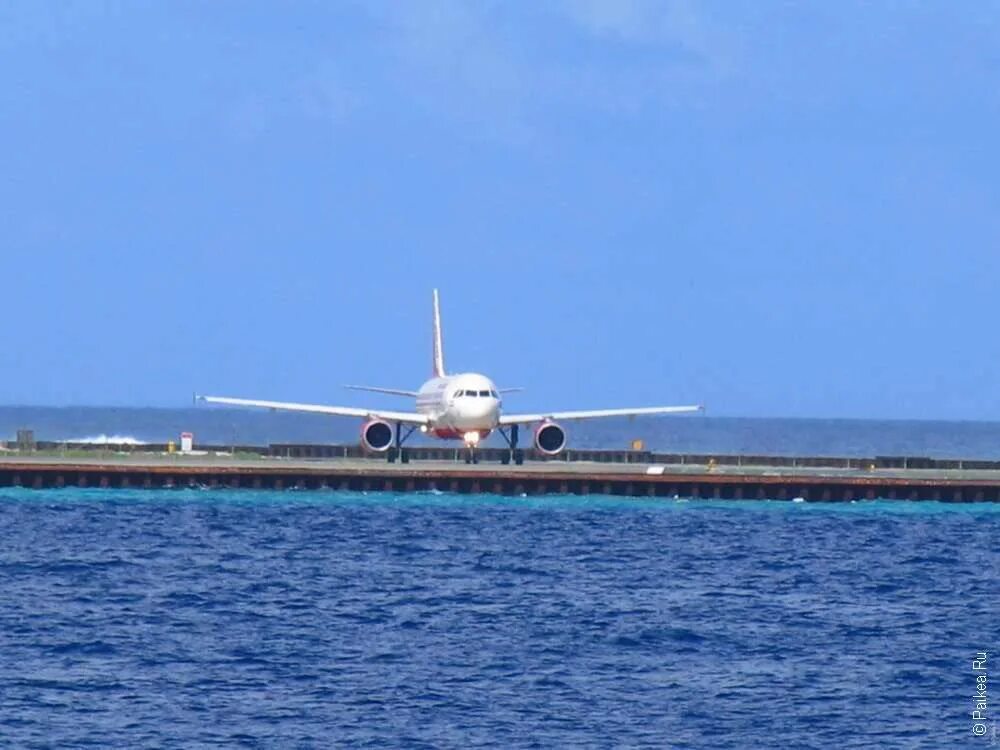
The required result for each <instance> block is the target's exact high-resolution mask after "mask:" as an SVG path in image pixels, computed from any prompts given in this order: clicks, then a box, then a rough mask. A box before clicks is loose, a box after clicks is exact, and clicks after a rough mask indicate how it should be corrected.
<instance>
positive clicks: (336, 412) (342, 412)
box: [195, 396, 429, 425]
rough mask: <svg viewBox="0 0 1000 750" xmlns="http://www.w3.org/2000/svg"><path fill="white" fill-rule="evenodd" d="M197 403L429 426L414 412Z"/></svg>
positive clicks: (217, 399) (214, 400)
mask: <svg viewBox="0 0 1000 750" xmlns="http://www.w3.org/2000/svg"><path fill="white" fill-rule="evenodd" d="M195 400H196V401H203V402H205V403H206V404H223V405H225V406H251V407H257V408H260V409H271V410H274V411H300V412H309V413H312V414H329V415H330V416H334V417H359V418H361V419H384V420H386V421H387V422H403V423H404V424H416V425H421V424H427V423H428V421H429V420H428V417H427V415H426V414H417V413H416V412H412V411H387V410H385V409H359V408H357V407H354V406H322V405H319V404H293V403H288V402H286V401H254V400H252V399H247V398H228V397H225V396H195Z"/></svg>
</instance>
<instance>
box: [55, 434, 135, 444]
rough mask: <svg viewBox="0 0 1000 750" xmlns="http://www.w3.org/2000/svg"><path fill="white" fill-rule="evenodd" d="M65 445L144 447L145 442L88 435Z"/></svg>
mask: <svg viewBox="0 0 1000 750" xmlns="http://www.w3.org/2000/svg"><path fill="white" fill-rule="evenodd" d="M65 442H67V443H86V444H87V445H146V441H145V440H139V439H138V438H134V437H132V436H131V435H104V434H101V435H89V436H87V437H82V438H71V439H70V440H67V441H65Z"/></svg>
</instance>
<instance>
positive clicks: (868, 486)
mask: <svg viewBox="0 0 1000 750" xmlns="http://www.w3.org/2000/svg"><path fill="white" fill-rule="evenodd" d="M632 458H634V457H632ZM728 458H730V459H732V460H730V461H727V462H720V461H718V460H717V459H715V458H712V459H709V460H707V461H705V462H704V463H701V464H695V463H691V462H685V463H672V464H671V463H654V462H643V461H636V460H619V461H612V460H608V461H600V460H596V461H595V460H588V461H582V460H573V461H530V460H529V461H527V462H526V463H525V464H524V465H522V466H501V465H499V464H490V463H479V464H465V463H460V462H456V461H454V460H450V461H445V460H435V459H432V460H418V459H417V458H416V457H415V458H414V460H413V461H412V462H411V463H406V464H401V463H387V462H386V461H385V459H384V458H351V457H348V458H322V459H302V458H287V457H285V458H281V457H233V456H226V455H202V456H182V455H178V454H172V455H162V454H152V453H128V454H126V453H116V454H111V453H100V452H97V453H95V454H94V455H86V456H78V455H74V456H72V457H70V456H58V455H45V456H43V455H31V454H8V455H6V456H3V457H2V458H0V486H5V487H30V488H39V489H40V488H46V487H70V486H72V487H106V488H177V487H189V486H190V487H210V488H212V487H218V488H231V489H246V488H251V489H277V490H282V489H291V488H297V489H310V490H315V489H327V490H345V491H355V492H358V491H360V492H379V491H385V492H420V491H433V490H440V491H446V492H458V493H495V494H500V495H522V494H524V495H545V494H573V495H590V494H602V495H622V496H633V497H665V498H672V497H691V498H719V499H731V500H740V499H773V500H793V499H797V498H802V499H804V500H808V501H826V502H850V501H853V500H866V499H867V500H874V499H894V500H936V501H943V502H1000V470H997V469H992V468H986V469H984V468H965V467H962V468H937V467H935V468H910V467H906V468H902V467H879V466H876V465H874V464H872V463H868V464H867V465H859V466H856V467H855V466H850V465H841V466H817V465H809V464H810V462H811V460H810V459H798V460H796V461H795V462H794V464H795V465H781V466H775V465H752V464H750V463H748V462H747V461H746V459H747V458H748V457H728ZM851 460H852V461H854V459H851Z"/></svg>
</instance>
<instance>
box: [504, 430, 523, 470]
mask: <svg viewBox="0 0 1000 750" xmlns="http://www.w3.org/2000/svg"><path fill="white" fill-rule="evenodd" d="M499 432H500V434H501V435H503V439H504V440H506V441H507V447H508V448H510V450H509V451H508V452H507V453H505V454H504V455H503V456H502V457H501V458H500V463H502V464H503V465H504V466H508V465H510V463H511V461H513V462H514V464H516V465H517V466H520V465H521V464H523V463H524V451H522V450H520V449H518V447H517V433H518V428H517V425H516V424H512V425H511V426H510V428H509V430H507V431H504V429H503V428H501V429H500V430H499Z"/></svg>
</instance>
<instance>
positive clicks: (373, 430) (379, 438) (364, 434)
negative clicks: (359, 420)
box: [361, 419, 392, 453]
mask: <svg viewBox="0 0 1000 750" xmlns="http://www.w3.org/2000/svg"><path fill="white" fill-rule="evenodd" d="M361 444H362V445H363V446H364V447H365V448H367V449H368V450H370V451H375V452H377V453H382V452H383V451H387V450H389V448H390V447H391V446H392V425H391V424H389V423H388V422H386V421H384V420H381V419H372V420H371V421H368V422H365V423H364V424H363V425H361Z"/></svg>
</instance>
